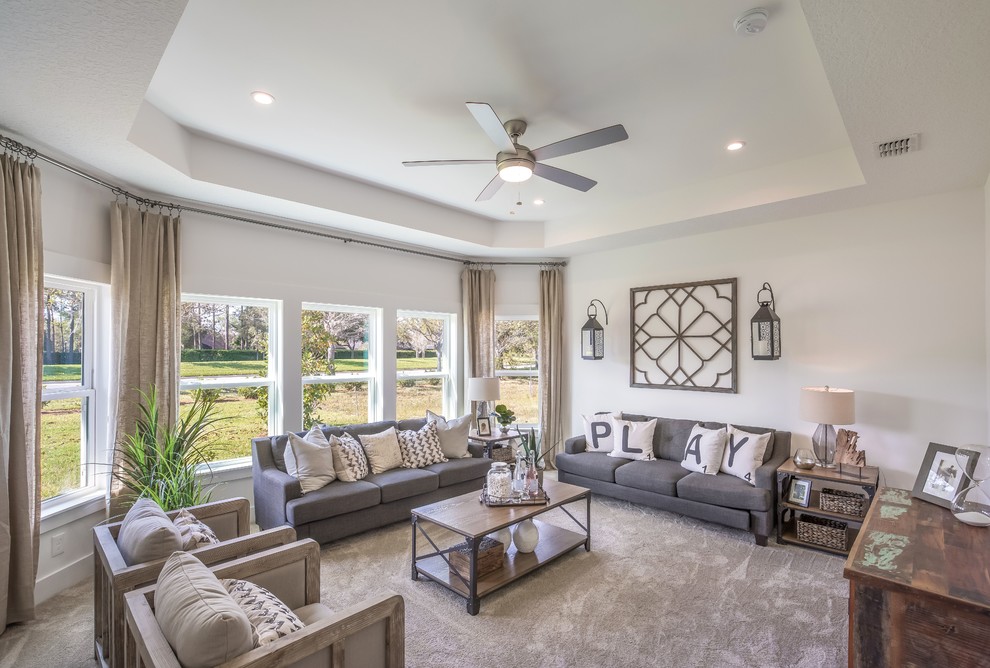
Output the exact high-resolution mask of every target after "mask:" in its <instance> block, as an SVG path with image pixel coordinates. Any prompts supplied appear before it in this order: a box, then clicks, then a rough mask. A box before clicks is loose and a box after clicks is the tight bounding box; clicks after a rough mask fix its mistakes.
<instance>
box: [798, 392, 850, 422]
mask: <svg viewBox="0 0 990 668" xmlns="http://www.w3.org/2000/svg"><path fill="white" fill-rule="evenodd" d="M855 395H856V393H855V392H853V391H852V390H843V389H839V388H836V387H828V386H827V385H826V386H825V387H802V388H801V407H800V413H801V419H802V420H807V421H808V422H817V423H818V424H852V423H854V422H855V421H856V404H855V403H854V401H853V400H854V397H855Z"/></svg>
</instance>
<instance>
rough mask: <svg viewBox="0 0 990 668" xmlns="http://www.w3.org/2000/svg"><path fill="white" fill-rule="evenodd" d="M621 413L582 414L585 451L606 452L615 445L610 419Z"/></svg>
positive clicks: (610, 450) (619, 415)
mask: <svg viewBox="0 0 990 668" xmlns="http://www.w3.org/2000/svg"><path fill="white" fill-rule="evenodd" d="M621 416H622V414H621V413H595V414H594V415H582V416H581V419H582V420H584V442H585V447H584V449H585V451H586V452H603V453H605V454H608V453H610V452H612V448H613V447H615V438H614V436H613V431H612V419H613V418H618V417H621Z"/></svg>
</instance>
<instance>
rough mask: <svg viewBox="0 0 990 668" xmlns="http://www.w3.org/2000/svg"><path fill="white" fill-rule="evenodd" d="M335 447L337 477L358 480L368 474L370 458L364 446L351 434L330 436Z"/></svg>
mask: <svg viewBox="0 0 990 668" xmlns="http://www.w3.org/2000/svg"><path fill="white" fill-rule="evenodd" d="M330 447H331V448H332V449H333V466H334V469H336V472H337V479H338V480H343V481H344V482H357V481H358V480H363V479H364V478H365V477H366V476H367V475H368V458H367V457H366V456H365V454H364V448H363V447H361V444H360V443H359V442H358V441H356V440H355V439H354V437H353V436H351V435H350V434H341V435H340V436H331V437H330Z"/></svg>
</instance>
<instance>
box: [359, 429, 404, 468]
mask: <svg viewBox="0 0 990 668" xmlns="http://www.w3.org/2000/svg"><path fill="white" fill-rule="evenodd" d="M358 438H360V439H361V445H362V446H364V454H365V455H366V456H367V457H368V465H369V466H370V467H371V472H372V473H384V472H385V471H391V470H392V469H397V468H399V467H400V466H402V453H401V452H400V451H399V438H398V436H396V435H395V427H389V428H388V429H386V430H385V431H381V432H378V433H377V434H361V435H360V436H359V437H358Z"/></svg>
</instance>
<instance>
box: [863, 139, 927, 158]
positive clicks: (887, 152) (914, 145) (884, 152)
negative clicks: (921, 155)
mask: <svg viewBox="0 0 990 668" xmlns="http://www.w3.org/2000/svg"><path fill="white" fill-rule="evenodd" d="M873 148H874V149H875V150H876V153H877V157H878V158H893V157H894V156H895V155H904V154H905V153H913V152H915V151H917V150H918V149H920V148H921V144H919V143H918V135H916V134H914V135H908V136H907V137H899V138H898V139H888V140H887V141H882V142H880V143H878V144H874V145H873Z"/></svg>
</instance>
